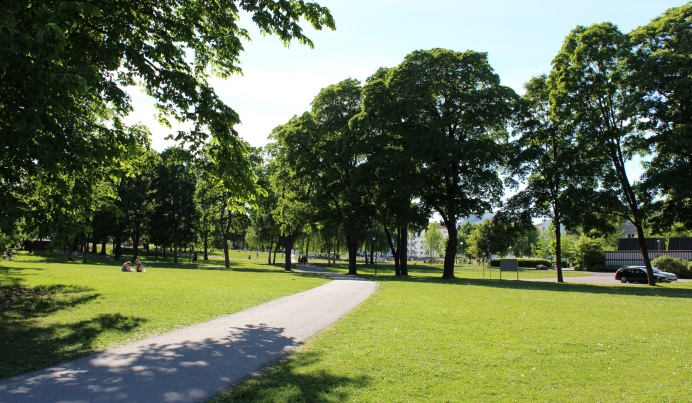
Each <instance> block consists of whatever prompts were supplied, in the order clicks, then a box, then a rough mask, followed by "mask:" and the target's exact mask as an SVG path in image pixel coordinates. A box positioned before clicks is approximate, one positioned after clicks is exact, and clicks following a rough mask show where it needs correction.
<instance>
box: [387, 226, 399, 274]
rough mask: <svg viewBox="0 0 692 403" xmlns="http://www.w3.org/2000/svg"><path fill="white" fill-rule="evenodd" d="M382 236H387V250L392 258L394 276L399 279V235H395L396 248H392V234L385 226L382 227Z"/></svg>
mask: <svg viewBox="0 0 692 403" xmlns="http://www.w3.org/2000/svg"><path fill="white" fill-rule="evenodd" d="M384 234H385V235H386V236H387V243H388V244H389V250H390V251H391V252H392V256H394V276H396V277H399V276H401V266H399V250H398V248H399V237H400V235H401V234H397V235H396V245H397V247H396V248H395V247H394V241H393V240H392V232H391V231H390V230H389V228H387V226H386V225H385V226H384Z"/></svg>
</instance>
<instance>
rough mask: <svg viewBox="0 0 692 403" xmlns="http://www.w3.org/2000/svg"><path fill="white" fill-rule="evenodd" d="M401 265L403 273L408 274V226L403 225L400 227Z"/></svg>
mask: <svg viewBox="0 0 692 403" xmlns="http://www.w3.org/2000/svg"><path fill="white" fill-rule="evenodd" d="M397 251H398V252H399V266H400V267H401V275H402V276H408V226H406V225H403V226H402V227H401V228H399V247H398V248H397Z"/></svg>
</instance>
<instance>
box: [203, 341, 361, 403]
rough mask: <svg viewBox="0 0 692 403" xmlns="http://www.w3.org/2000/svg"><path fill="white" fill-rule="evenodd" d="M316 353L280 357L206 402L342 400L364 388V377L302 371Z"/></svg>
mask: <svg viewBox="0 0 692 403" xmlns="http://www.w3.org/2000/svg"><path fill="white" fill-rule="evenodd" d="M320 359H321V356H320V354H318V353H316V352H306V353H301V354H297V355H295V356H292V357H290V358H287V359H284V360H281V361H280V362H279V363H277V364H276V365H274V366H272V367H270V368H268V369H266V370H265V371H263V372H262V373H261V374H259V375H256V376H253V377H252V378H250V379H248V380H247V381H246V382H244V383H242V384H240V385H238V386H236V387H234V388H231V389H227V390H225V391H224V392H222V393H220V394H219V395H218V396H216V398H214V399H212V400H210V402H214V403H221V402H237V401H242V402H276V401H284V402H324V401H336V402H346V401H349V400H351V396H350V394H349V393H347V391H348V390H349V389H351V388H354V387H355V388H356V389H365V388H367V387H368V385H369V384H370V379H369V378H368V377H366V376H356V377H347V376H341V375H335V374H330V373H328V372H326V371H324V370H320V371H305V369H306V368H308V367H309V366H311V365H313V364H315V363H317V362H319V361H320Z"/></svg>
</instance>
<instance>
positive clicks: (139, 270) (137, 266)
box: [135, 259, 144, 273]
mask: <svg viewBox="0 0 692 403" xmlns="http://www.w3.org/2000/svg"><path fill="white" fill-rule="evenodd" d="M135 269H137V273H144V265H143V264H142V262H140V261H139V259H135Z"/></svg>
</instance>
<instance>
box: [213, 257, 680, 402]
mask: <svg viewBox="0 0 692 403" xmlns="http://www.w3.org/2000/svg"><path fill="white" fill-rule="evenodd" d="M466 273H467V272H466V271H465V270H459V271H457V275H458V276H459V277H462V276H463V275H465V274H466ZM486 274H487V273H486ZM549 275H554V272H551V273H549ZM521 276H522V275H521V274H520V278H521ZM368 277H369V278H370V279H376V280H377V281H378V282H379V283H380V287H379V289H378V292H377V293H376V294H375V295H374V296H373V297H372V298H371V299H370V300H368V301H366V302H365V303H364V304H363V305H361V307H359V308H358V309H357V310H356V311H355V312H353V313H352V314H350V315H349V316H347V317H346V318H345V319H344V320H342V321H341V322H339V323H338V324H337V325H336V326H334V327H332V328H330V329H328V330H327V331H325V332H323V333H321V334H320V335H318V336H317V337H315V338H313V339H311V340H310V341H308V342H307V343H306V344H305V345H304V346H303V348H302V349H301V350H300V352H299V353H298V354H296V355H294V356H292V357H290V358H288V359H286V360H284V361H282V362H281V363H279V364H278V365H276V366H274V367H272V368H270V369H269V370H267V371H265V373H264V374H263V375H262V376H260V377H257V378H253V379H251V380H249V381H247V382H246V383H244V384H242V385H239V386H237V387H236V388H233V389H230V390H229V391H226V392H224V393H222V394H221V395H220V396H218V397H217V400H218V401H227V402H233V401H253V402H270V401H271V402H298V401H305V402H311V401H325V402H343V401H358V402H416V401H420V402H422V401H426V402H427V401H431V402H473V401H478V402H482V401H557V402H561V401H572V402H589V401H590V402H623V401H626V402H690V401H691V400H692V309H691V308H692V283H679V284H664V285H661V286H657V287H648V286H645V285H642V286H641V287H638V286H635V287H632V286H621V285H618V284H613V285H612V286H611V285H584V284H555V283H532V282H516V281H504V280H503V281H500V280H495V279H493V280H488V279H486V280H483V279H479V277H478V273H473V275H472V276H470V277H475V278H461V279H457V280H454V281H442V280H440V279H438V278H436V277H438V273H434V274H433V275H426V274H423V273H421V272H416V273H414V275H413V276H412V277H411V278H410V279H397V278H393V277H392V276H378V277H377V278H375V277H374V276H368Z"/></svg>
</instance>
